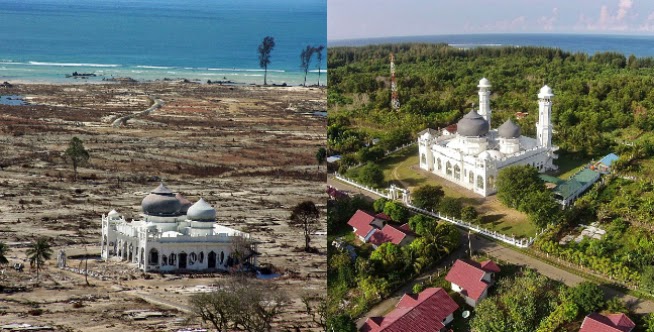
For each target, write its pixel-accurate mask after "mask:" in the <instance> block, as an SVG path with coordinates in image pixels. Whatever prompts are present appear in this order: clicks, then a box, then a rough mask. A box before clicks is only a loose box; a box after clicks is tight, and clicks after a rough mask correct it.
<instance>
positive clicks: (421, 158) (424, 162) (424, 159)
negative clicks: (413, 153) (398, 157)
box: [420, 153, 427, 165]
mask: <svg viewBox="0 0 654 332" xmlns="http://www.w3.org/2000/svg"><path fill="white" fill-rule="evenodd" d="M420 163H421V164H423V165H425V164H427V157H425V154H424V153H423V154H422V156H420Z"/></svg>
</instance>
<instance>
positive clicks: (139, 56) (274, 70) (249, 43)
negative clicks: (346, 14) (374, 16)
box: [0, 0, 327, 85]
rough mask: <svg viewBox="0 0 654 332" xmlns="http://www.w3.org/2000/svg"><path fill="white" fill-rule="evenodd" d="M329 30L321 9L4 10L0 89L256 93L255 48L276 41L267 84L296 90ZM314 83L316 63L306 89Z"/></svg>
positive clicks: (69, 4)
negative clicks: (38, 84)
mask: <svg viewBox="0 0 654 332" xmlns="http://www.w3.org/2000/svg"><path fill="white" fill-rule="evenodd" d="M326 20H327V3H326V0H184V1H178V0H111V1H106V0H84V1H77V0H0V81H12V80H19V81H20V80H28V81H47V82H72V81H82V79H77V80H76V79H74V78H65V75H66V74H72V73H73V72H78V73H92V74H95V75H96V76H95V77H90V78H88V79H84V80H83V81H87V80H88V81H101V80H102V79H104V78H112V77H114V78H117V77H131V78H133V79H137V80H156V79H164V78H170V79H181V78H186V79H190V80H193V79H197V80H201V81H206V80H212V81H216V80H229V81H235V82H239V83H259V84H261V83H263V75H264V73H263V69H261V68H260V66H259V60H258V52H257V47H258V46H259V44H261V41H262V40H263V38H264V37H266V36H272V37H274V38H275V43H276V45H275V48H274V49H273V51H272V52H271V63H270V65H269V66H268V83H269V84H283V83H286V84H289V85H298V84H302V82H303V80H304V73H303V71H302V70H301V69H300V52H301V51H302V49H303V48H305V47H306V46H307V45H312V46H317V45H326V43H327V28H326V24H327V23H326ZM326 58H327V52H326V50H324V51H323V60H322V64H321V68H322V72H321V84H324V82H326V79H325V71H326V69H325V67H326ZM317 81H318V62H317V60H316V58H315V57H314V59H313V63H312V64H311V68H310V72H309V74H308V76H307V83H308V84H316V83H317Z"/></svg>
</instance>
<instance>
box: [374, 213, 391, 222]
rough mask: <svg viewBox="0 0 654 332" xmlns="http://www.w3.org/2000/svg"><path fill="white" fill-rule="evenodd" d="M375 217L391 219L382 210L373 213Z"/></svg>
mask: <svg viewBox="0 0 654 332" xmlns="http://www.w3.org/2000/svg"><path fill="white" fill-rule="evenodd" d="M375 217H376V218H379V219H383V220H386V221H391V220H392V219H391V217H389V216H387V215H386V214H385V213H383V212H379V213H377V214H376V215H375Z"/></svg>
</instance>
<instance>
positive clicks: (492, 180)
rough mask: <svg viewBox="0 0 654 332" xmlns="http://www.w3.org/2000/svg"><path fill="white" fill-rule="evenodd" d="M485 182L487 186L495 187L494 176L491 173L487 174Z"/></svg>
mask: <svg viewBox="0 0 654 332" xmlns="http://www.w3.org/2000/svg"><path fill="white" fill-rule="evenodd" d="M486 182H487V183H486V187H487V188H491V189H495V177H494V176H492V175H491V176H489V177H488V180H487V181H486Z"/></svg>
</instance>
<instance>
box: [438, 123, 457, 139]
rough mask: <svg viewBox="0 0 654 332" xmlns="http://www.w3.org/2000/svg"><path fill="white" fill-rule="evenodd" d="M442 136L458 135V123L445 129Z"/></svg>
mask: <svg viewBox="0 0 654 332" xmlns="http://www.w3.org/2000/svg"><path fill="white" fill-rule="evenodd" d="M441 135H443V136H451V135H456V123H454V124H451V125H449V126H447V127H445V128H443V131H442V133H441Z"/></svg>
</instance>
